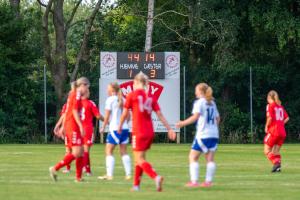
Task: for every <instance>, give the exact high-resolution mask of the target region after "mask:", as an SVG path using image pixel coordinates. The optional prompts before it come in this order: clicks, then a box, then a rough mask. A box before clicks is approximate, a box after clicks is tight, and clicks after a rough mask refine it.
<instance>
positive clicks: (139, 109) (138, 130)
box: [124, 89, 160, 135]
mask: <svg viewBox="0 0 300 200" xmlns="http://www.w3.org/2000/svg"><path fill="white" fill-rule="evenodd" d="M124 108H127V109H131V110H132V134H133V135H153V134H154V132H153V125H152V119H151V113H152V110H154V111H158V110H160V108H159V105H158V103H157V101H156V100H155V99H153V98H151V97H148V96H147V94H146V92H145V91H144V90H142V89H138V90H135V91H133V92H131V93H130V94H128V95H127V97H126V102H125V105H124Z"/></svg>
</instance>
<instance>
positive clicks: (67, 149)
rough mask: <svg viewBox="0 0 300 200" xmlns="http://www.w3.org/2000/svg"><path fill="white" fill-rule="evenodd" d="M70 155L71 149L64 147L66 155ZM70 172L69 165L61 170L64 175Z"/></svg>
mask: <svg viewBox="0 0 300 200" xmlns="http://www.w3.org/2000/svg"><path fill="white" fill-rule="evenodd" d="M68 154H72V148H71V147H69V146H68V145H66V155H68ZM70 171H71V164H68V165H66V168H65V170H63V173H64V174H68V173H70Z"/></svg>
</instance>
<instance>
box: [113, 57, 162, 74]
mask: <svg viewBox="0 0 300 200" xmlns="http://www.w3.org/2000/svg"><path fill="white" fill-rule="evenodd" d="M140 71H142V72H143V73H144V74H146V75H147V76H148V77H149V78H150V79H164V78H165V54H164V52H117V79H132V78H134V76H135V75H136V74H138V73H139V72H140Z"/></svg>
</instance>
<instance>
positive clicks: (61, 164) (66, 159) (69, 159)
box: [54, 154, 75, 171]
mask: <svg viewBox="0 0 300 200" xmlns="http://www.w3.org/2000/svg"><path fill="white" fill-rule="evenodd" d="M73 160H75V156H74V155H73V154H67V155H65V157H64V159H63V160H62V161H60V162H59V163H57V164H56V165H55V167H54V169H55V170H56V171H58V170H59V169H60V168H62V167H64V166H66V165H70V163H71V162H72V161H73Z"/></svg>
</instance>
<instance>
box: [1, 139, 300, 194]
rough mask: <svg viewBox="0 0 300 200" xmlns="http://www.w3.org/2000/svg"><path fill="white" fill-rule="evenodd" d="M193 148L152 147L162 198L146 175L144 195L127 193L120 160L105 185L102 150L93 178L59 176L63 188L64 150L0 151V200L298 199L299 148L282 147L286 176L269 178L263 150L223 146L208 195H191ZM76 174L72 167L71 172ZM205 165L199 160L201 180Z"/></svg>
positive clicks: (98, 148)
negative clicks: (54, 169) (55, 172)
mask: <svg viewBox="0 0 300 200" xmlns="http://www.w3.org/2000/svg"><path fill="white" fill-rule="evenodd" d="M189 149H190V148H189V145H167V144H164V145H163V144H161V145H154V146H153V148H152V150H151V151H150V152H149V155H148V160H149V161H150V162H151V163H153V165H154V167H155V169H156V170H157V171H158V172H159V173H160V174H162V175H163V176H164V177H165V187H164V191H163V192H162V193H157V192H155V189H154V184H153V182H152V181H151V180H150V179H149V178H148V177H147V176H145V175H144V177H143V181H142V190H141V191H140V192H138V193H131V192H129V188H130V187H131V182H126V181H125V180H123V168H122V165H121V160H120V157H119V155H117V156H116V169H115V179H114V180H113V181H111V182H103V181H102V182H101V181H98V180H97V179H96V176H97V175H102V174H104V171H105V168H104V151H103V150H104V146H103V145H95V146H94V147H93V149H92V154H91V157H92V167H93V172H94V176H93V177H87V178H85V179H86V182H84V183H79V184H78V183H74V173H71V174H69V175H65V174H61V173H59V182H57V183H54V182H52V181H51V180H50V178H49V176H48V167H49V166H50V165H53V164H55V163H56V162H57V161H59V160H60V159H61V158H62V156H63V155H64V147H63V146H62V145H0V199H3V200H4V199H5V200H10V199H11V200H18V199H22V200H25V199H32V200H35V199H36V200H43V199H63V200H77V199H84V200H93V199H97V200H106V199H118V200H119V199H122V200H123V199H130V200H134V199H143V200H144V199H145V200H147V199H149V200H150V199H151V200H153V199H155V200H156V199H163V200H168V199H170V200H176V199H180V200H188V199H193V200H195V199H200V200H206V199H218V200H226V199H228V200H239V199H241V200H248V199H253V200H260V199H263V200H268V199H270V200H271V199H272V200H277V199H278V200H283V199H284V200H289V199H299V198H300V155H299V152H300V146H299V145H284V147H283V149H282V155H283V172H282V173H280V174H279V173H278V174H271V173H270V169H271V164H270V163H269V162H268V161H267V160H266V159H265V157H264V155H263V153H262V145H220V146H219V150H218V152H217V155H216V161H217V165H218V169H217V174H216V177H215V186H214V187H212V188H209V189H199V188H197V189H189V188H185V187H184V184H185V182H187V181H188V178H189V177H188V163H187V156H188V152H189ZM72 168H73V169H74V165H73V166H72ZM204 175H205V163H204V160H203V158H201V159H200V176H201V180H203V179H204Z"/></svg>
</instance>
